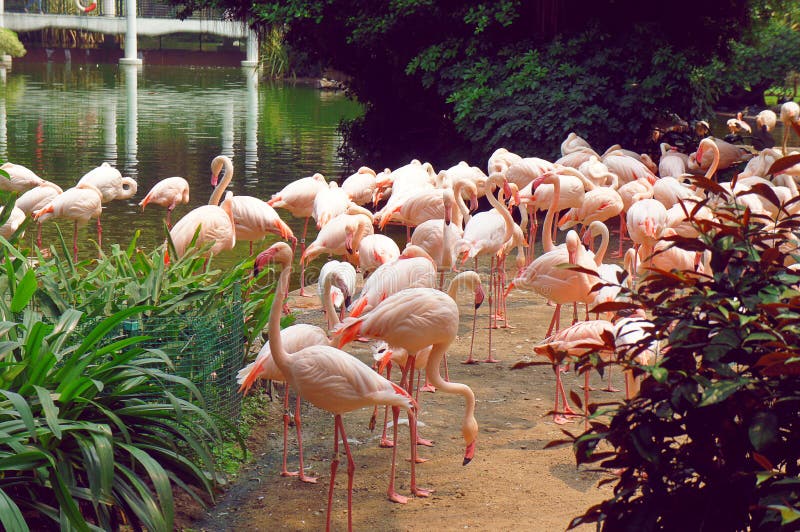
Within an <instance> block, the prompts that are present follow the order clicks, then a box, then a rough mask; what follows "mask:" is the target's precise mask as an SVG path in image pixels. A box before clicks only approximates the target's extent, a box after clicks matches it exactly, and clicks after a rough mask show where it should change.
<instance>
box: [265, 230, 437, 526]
mask: <svg viewBox="0 0 800 532" xmlns="http://www.w3.org/2000/svg"><path fill="white" fill-rule="evenodd" d="M292 258H293V253H292V250H291V248H290V247H289V245H288V244H286V243H285V242H277V243H275V244H273V245H272V246H270V248H269V249H267V250H266V251H263V252H262V253H260V254H259V255H258V257H257V258H256V260H255V264H256V267H260V266H261V265H263V264H265V263H266V262H267V261H269V260H274V261H275V262H276V263H277V264H278V265H279V267H280V268H281V274H280V277H279V279H278V285H277V287H276V290H275V298H274V299H273V301H272V307H271V310H270V317H269V346H270V352H271V353H272V357H273V359H274V361H275V364H276V365H277V366H278V368H279V369H280V370H281V371H282V372H283V374H284V376H285V377H286V379H287V381H288V382H289V384H290V385H291V386H292V387H293V388H294V389H295V390H296V391H297V393H298V394H299V395H300V396H301V397H303V398H304V399H305V400H307V401H309V402H310V403H311V404H313V405H314V406H316V407H318V408H321V409H323V410H326V411H328V412H330V413H331V414H333V415H334V444H333V453H334V458H333V460H332V461H331V478H330V485H329V488H328V508H327V518H326V530H328V531H329V530H330V528H331V511H332V508H333V488H334V485H335V483H334V481H335V478H336V470H337V469H338V465H339V437H340V435H341V440H342V444H343V445H344V449H345V453H346V455H347V475H348V483H347V486H348V489H347V526H348V530H352V528H353V476H354V473H355V462H354V461H353V456H352V454H351V453H350V445H349V443H348V442H347V436H346V434H345V430H344V424H343V422H342V415H343V414H345V413H347V412H351V411H353V410H356V409H359V408H363V407H367V406H373V405H389V406H391V407H392V412H393V417H394V421H395V424H394V430H395V437H396V432H397V419H398V415H399V412H400V409H401V408H402V409H404V410H406V411H407V412H408V419H409V429H410V432H411V441H412V442H413V441H416V420H415V415H416V414H415V407H414V401H413V399H412V398H411V396H410V395H409V394H408V392H406V391H405V390H404V389H402V388H400V387H399V386H397V385H395V384H394V383H392V382H391V381H389V380H387V379H385V378H383V377H381V376H380V375H378V373H376V372H375V371H373V370H372V369H371V368H370V367H369V366H367V365H366V364H364V363H363V362H361V361H360V360H358V359H357V358H355V357H353V356H351V355H349V354H347V353H345V352H344V351H341V350H339V349H336V348H335V347H331V346H327V345H317V346H310V347H306V348H305V349H301V350H300V351H296V352H295V353H294V354H293V355H292V356H290V355H289V354H288V353H287V351H286V349H285V348H284V346H283V342H282V339H281V332H280V315H281V308H282V306H283V302H284V299H285V297H286V293H287V291H288V287H289V279H290V275H291V271H292V270H291V264H292ZM410 447H411V492H412V493H413V494H414V495H416V496H418V497H427V496H428V495H429V494H430V492H429V491H427V490H424V489H422V488H419V487H418V486H417V481H416V469H415V464H416V445H411V446H410ZM396 453H397V448H396V447H395V448H394V449H393V452H392V467H391V474H390V479H389V488H388V495H389V499H390V500H392V501H394V502H399V503H405V502H407V498H406V497H403V496H401V495H400V494H398V493H397V492H396V491H395V489H394V476H395V462H396Z"/></svg>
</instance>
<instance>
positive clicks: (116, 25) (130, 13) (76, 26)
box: [0, 0, 258, 67]
mask: <svg viewBox="0 0 800 532" xmlns="http://www.w3.org/2000/svg"><path fill="white" fill-rule="evenodd" d="M100 2H101V5H100V9H98V10H97V12H95V13H91V14H89V13H80V14H77V15H75V14H49V13H48V14H40V13H19V12H7V11H5V1H4V0H0V27H3V28H7V29H10V30H13V31H17V32H19V31H37V30H42V29H45V28H60V29H71V30H81V31H88V32H96V33H105V34H114V35H125V56H124V57H123V58H121V59H120V63H123V64H134V65H137V64H141V63H142V60H141V59H140V58H139V57H138V50H137V40H136V37H137V35H148V36H157V35H166V34H170V33H204V34H212V35H220V36H222V37H229V38H233V39H247V56H246V59H245V60H244V61H242V66H247V67H257V66H258V35H257V34H256V33H255V32H254V31H253V30H252V29H250V28H249V27H248V26H247V25H246V24H245V23H243V22H239V21H233V20H225V19H223V18H222V17H220V18H207V17H206V18H199V17H192V18H187V19H185V20H180V19H178V18H176V17H173V18H163V17H162V18H158V17H147V16H145V17H139V16H137V14H136V13H137V6H136V0H126V1H125V6H126V12H127V13H126V15H125V16H117V13H116V2H115V0H100ZM150 7H153V6H150ZM75 11H78V8H77V7H76V8H75Z"/></svg>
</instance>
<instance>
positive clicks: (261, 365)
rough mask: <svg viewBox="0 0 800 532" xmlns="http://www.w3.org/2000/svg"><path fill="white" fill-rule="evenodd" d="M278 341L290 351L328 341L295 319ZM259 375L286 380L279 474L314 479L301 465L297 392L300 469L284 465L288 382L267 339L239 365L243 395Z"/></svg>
mask: <svg viewBox="0 0 800 532" xmlns="http://www.w3.org/2000/svg"><path fill="white" fill-rule="evenodd" d="M281 341H282V342H283V345H284V348H285V349H286V350H287V352H289V353H295V352H297V351H300V350H301V349H304V348H306V347H310V346H312V345H330V340H329V339H328V336H327V334H325V331H324V330H322V328H321V327H317V326H316V325H309V324H307V323H296V324H294V325H290V326H289V327H286V328H285V329H282V330H281ZM259 379H264V380H270V381H276V382H283V383H285V389H284V396H283V409H284V412H283V460H282V462H281V476H282V477H294V476H297V477H299V479H300V480H301V481H302V482H308V483H312V484H313V483H316V482H317V479H316V477H309V476H306V474H305V468H304V466H303V436H302V426H301V421H300V396H299V395H298V396H297V398H296V404H295V412H294V422H295V427H296V429H297V446H298V449H299V450H298V459H299V462H300V466H299V469H298V470H297V471H294V472H292V471H289V470H288V469H287V468H286V461H287V455H288V439H289V384H288V383H286V377H285V376H284V374H283V373H282V372H281V370H280V369H278V366H277V365H276V364H275V360H274V358H273V356H272V351H271V350H270V346H269V343H266V344H264V346H263V347H262V348H261V350H260V351H259V352H258V355H257V356H256V359H255V360H254V361H253V362H251V363H250V364H248V365H247V366H245V367H243V368H242V369H240V370H239V372H238V373H237V374H236V383H237V384H239V385H240V387H239V392H240V393H242V394H243V395H247V392H248V391H249V390H250V388H251V387H252V386H253V384H254V383H255V382H256V381H257V380H259Z"/></svg>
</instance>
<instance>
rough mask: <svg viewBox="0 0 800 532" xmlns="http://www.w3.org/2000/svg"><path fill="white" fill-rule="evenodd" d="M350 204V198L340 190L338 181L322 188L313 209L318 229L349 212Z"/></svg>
mask: <svg viewBox="0 0 800 532" xmlns="http://www.w3.org/2000/svg"><path fill="white" fill-rule="evenodd" d="M350 203H351V202H350V196H348V195H347V192H345V191H344V190H342V189H341V188H339V184H338V183H336V181H330V182H329V183H328V187H327V188H320V190H319V192H317V196H316V197H315V198H314V205H313V206H312V209H311V217H312V218H314V220H315V221H316V222H317V229H321V228H322V227H323V226H324V225H325V224H326V223H328V222H330V221H331V220H332V219H334V218H336V217H337V216H339V215H340V214H343V213H345V212H347V208H348V207H349V206H350Z"/></svg>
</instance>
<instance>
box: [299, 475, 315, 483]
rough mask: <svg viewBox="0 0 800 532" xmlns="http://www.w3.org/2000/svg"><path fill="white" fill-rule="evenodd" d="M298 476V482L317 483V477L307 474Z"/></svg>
mask: <svg viewBox="0 0 800 532" xmlns="http://www.w3.org/2000/svg"><path fill="white" fill-rule="evenodd" d="M299 476H300V482H305V483H306V484H316V483H317V477H310V476H308V475H299Z"/></svg>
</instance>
